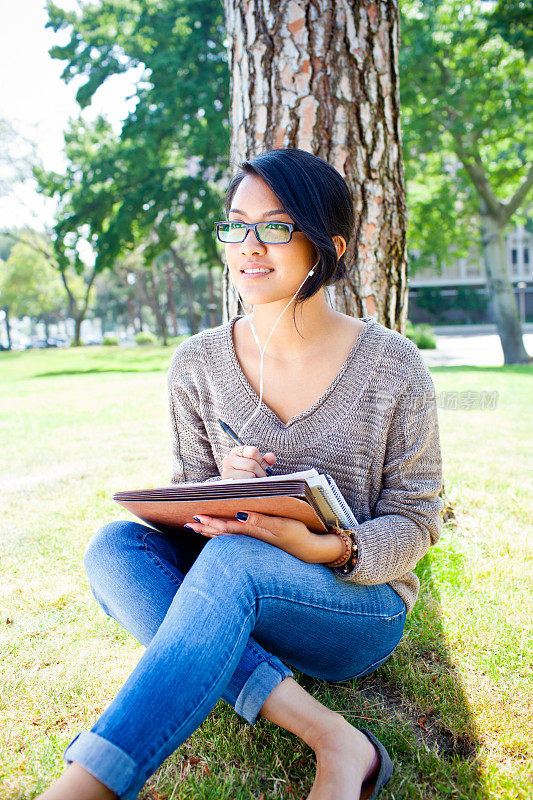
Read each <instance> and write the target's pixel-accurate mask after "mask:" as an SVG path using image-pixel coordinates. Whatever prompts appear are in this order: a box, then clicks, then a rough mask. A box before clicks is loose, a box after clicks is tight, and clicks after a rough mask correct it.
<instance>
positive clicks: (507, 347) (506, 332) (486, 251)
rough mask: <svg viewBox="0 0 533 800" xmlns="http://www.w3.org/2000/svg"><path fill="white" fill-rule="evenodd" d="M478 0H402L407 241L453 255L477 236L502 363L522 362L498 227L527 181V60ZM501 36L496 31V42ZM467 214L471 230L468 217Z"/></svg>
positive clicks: (522, 197)
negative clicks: (409, 215) (409, 217)
mask: <svg viewBox="0 0 533 800" xmlns="http://www.w3.org/2000/svg"><path fill="white" fill-rule="evenodd" d="M487 5H488V4H487V3H484V2H482V1H481V0H473V2H471V3H469V4H467V5H465V4H464V3H461V2H458V1H457V0H424V2H422V0H403V2H402V12H403V19H402V47H401V50H400V70H401V82H402V110H403V129H404V151H405V159H406V175H407V179H408V182H409V183H408V185H409V190H410V200H409V202H410V210H411V212H412V221H411V231H412V239H411V241H412V243H413V244H414V245H415V246H417V247H419V248H420V250H421V251H422V254H423V255H424V254H425V256H427V255H428V254H429V253H430V252H431V251H433V252H435V251H437V252H438V253H439V254H441V255H439V258H440V257H441V256H442V257H443V258H444V259H446V258H448V259H449V258H455V257H457V255H461V254H462V250H464V248H465V247H466V246H468V245H469V244H471V243H472V242H475V241H476V239H477V240H479V238H480V239H481V246H482V251H483V258H484V262H485V268H486V272H487V280H488V289H489V295H490V298H491V302H492V307H493V310H494V316H495V321H496V325H497V328H498V333H499V335H500V339H501V343H502V348H503V353H504V359H505V363H506V364H508V363H523V362H526V361H527V360H528V355H527V353H526V350H525V348H524V345H523V340H522V334H521V329H520V321H519V316H518V308H517V303H516V301H515V298H514V294H513V288H512V284H511V281H510V278H509V273H508V268H507V254H506V248H505V232H506V229H507V227H508V225H509V223H510V222H511V220H515V222H516V221H519V220H520V218H522V219H524V216H523V215H522V217H520V216H517V212H519V210H520V209H523V208H524V207H525V204H526V202H527V198H528V194H529V191H530V189H531V187H532V186H533V163H532V161H533V159H532V156H531V141H532V137H531V125H530V120H531V116H532V110H533V109H532V104H531V99H530V97H531V95H530V86H531V77H532V74H531V67H530V63H529V62H528V61H527V60H526V57H525V55H524V52H523V51H522V50H520V49H516V48H514V47H512V46H511V44H509V43H508V42H511V43H513V44H514V43H519V44H520V46H521V47H522V45H523V46H524V47H525V48H527V47H530V45H528V40H527V35H526V33H525V32H524V33H523V34H522V31H521V28H520V26H518V27H516V26H515V25H514V24H513V23H512V21H511V18H510V14H509V13H508V12H510V11H511V10H513V9H514V11H515V12H516V10H517V8H518V7H519V6H520V7H525V6H526V5H529V8H530V13H531V5H530V4H529V3H516V2H513V3H511V4H509V7H510V6H511V5H512V6H513V9H510V8H507V7H506V6H507V4H504V3H498V4H497V5H496V6H495V7H494V9H493V11H490V10H489V11H487V10H486V9H487ZM502 35H505V39H506V40H507V41H504V39H503V38H502ZM473 221H474V222H476V227H477V229H478V231H479V233H480V237H479V233H477V231H476V230H475V227H474V226H473V225H472V222H473Z"/></svg>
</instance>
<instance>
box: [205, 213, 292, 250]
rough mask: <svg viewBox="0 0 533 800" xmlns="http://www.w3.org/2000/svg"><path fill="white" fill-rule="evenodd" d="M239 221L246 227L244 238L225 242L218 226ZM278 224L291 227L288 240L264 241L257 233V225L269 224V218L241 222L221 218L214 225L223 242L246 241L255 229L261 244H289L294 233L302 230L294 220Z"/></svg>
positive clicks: (239, 242) (219, 239) (220, 240)
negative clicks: (259, 220)
mask: <svg viewBox="0 0 533 800" xmlns="http://www.w3.org/2000/svg"><path fill="white" fill-rule="evenodd" d="M272 221H273V220H272ZM237 222H238V224H239V225H243V226H244V227H245V228H246V232H245V234H244V236H243V237H242V239H241V240H240V241H238V242H225V241H224V240H223V239H221V238H220V234H219V230H218V226H219V225H229V224H231V223H237ZM277 224H278V225H286V226H287V228H288V229H289V238H288V239H287V241H286V242H264V241H263V240H262V239H261V237H260V236H259V234H258V233H257V226H258V225H268V221H267V220H265V221H263V222H241V221H240V220H231V219H224V220H221V221H220V222H215V225H214V227H215V230H216V232H217V239H218V241H219V242H222V244H242V243H243V242H244V240H245V239H246V237H247V236H248V232H249V231H251V230H253V232H254V235H255V238H256V239H257V241H258V242H261V244H289V242H290V240H291V239H292V234H293V233H294V231H301V230H302V229H301V228H299V227H298V226H297V225H295V224H294V222H278V223H277Z"/></svg>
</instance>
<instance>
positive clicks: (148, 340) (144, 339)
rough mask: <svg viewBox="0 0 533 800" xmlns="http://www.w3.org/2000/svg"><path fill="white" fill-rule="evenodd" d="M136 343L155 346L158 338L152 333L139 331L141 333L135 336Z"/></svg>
mask: <svg viewBox="0 0 533 800" xmlns="http://www.w3.org/2000/svg"><path fill="white" fill-rule="evenodd" d="M135 341H136V342H137V344H155V343H156V342H157V337H156V336H154V334H153V333H150V331H139V333H136V334H135Z"/></svg>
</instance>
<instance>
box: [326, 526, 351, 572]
mask: <svg viewBox="0 0 533 800" xmlns="http://www.w3.org/2000/svg"><path fill="white" fill-rule="evenodd" d="M330 533H335V534H336V535H337V536H340V537H341V539H342V540H343V542H344V544H345V549H344V553H343V554H342V556H340V558H337V559H336V560H335V561H330V562H329V563H328V564H326V565H325V566H326V567H343V566H344V565H345V564H347V563H348V561H349V560H350V559H351V557H352V555H353V551H354V548H355V551H356V552H357V545H356V544H355V543H354V540H353V539H352V537H351V536H350V533H349V532H345V531H343V530H342V529H341V528H339V527H338V526H337V525H334V526H333V528H332V530H331V531H330Z"/></svg>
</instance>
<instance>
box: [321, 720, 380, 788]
mask: <svg viewBox="0 0 533 800" xmlns="http://www.w3.org/2000/svg"><path fill="white" fill-rule="evenodd" d="M314 750H315V754H316V761H317V770H316V776H315V782H314V783H313V786H312V789H311V793H310V794H309V796H308V798H307V800H365V798H368V797H370V795H371V794H372V790H373V781H369V779H371V778H373V777H374V776H375V775H377V771H378V767H379V761H380V759H379V755H378V752H377V750H376V748H375V747H374V745H373V744H372V743H371V742H369V740H368V739H367V738H366V736H365V735H364V734H363V733H361V732H360V731H358V730H356V729H355V728H354V727H353V726H352V725H350V723H349V722H347V721H346V720H345V719H344V718H343V717H342V716H340V715H339V718H338V720H336V721H335V723H334V724H333V725H332V727H331V728H330V729H329V730H327V731H324V733H323V734H322V735H321V736H320V737H319V738H318V739H317V741H316V744H315V747H314ZM365 781H369V783H368V785H367V786H365V788H364V790H363V792H362V793H361V786H362V784H363V783H365Z"/></svg>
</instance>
